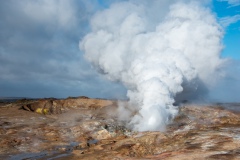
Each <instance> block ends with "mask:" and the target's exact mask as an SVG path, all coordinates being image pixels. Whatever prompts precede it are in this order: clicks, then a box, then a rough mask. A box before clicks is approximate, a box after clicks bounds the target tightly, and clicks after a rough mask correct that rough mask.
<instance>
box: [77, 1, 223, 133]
mask: <svg viewBox="0 0 240 160" xmlns="http://www.w3.org/2000/svg"><path fill="white" fill-rule="evenodd" d="M137 2H138V3H137ZM139 2H140V1H125V2H119V3H115V4H112V5H111V6H110V7H109V8H108V9H106V10H103V11H101V12H98V13H97V14H95V16H93V17H92V19H91V33H89V34H87V35H86V36H85V37H84V39H83V40H82V41H81V42H80V48H81V49H82V50H83V51H84V53H85V57H86V59H87V60H88V61H89V62H91V63H92V65H93V66H94V67H95V68H97V69H98V70H99V71H100V72H101V73H103V74H105V75H106V76H107V77H108V78H109V79H110V80H114V81H120V82H122V83H123V84H124V85H125V86H126V88H127V89H128V93H127V96H128V97H129V100H130V102H129V104H130V105H131V106H132V107H133V108H134V109H136V110H137V111H138V114H136V115H135V116H134V117H132V119H131V124H132V125H133V128H134V129H135V130H138V131H146V130H164V129H165V126H166V124H167V123H168V122H169V121H170V120H171V118H172V117H174V116H175V115H176V114H177V108H176V107H175V106H174V105H173V103H174V102H175V99H176V98H178V97H183V96H184V95H190V94H189V93H191V94H192V95H193V94H196V93H198V91H201V90H203V88H208V87H209V85H210V84H212V83H213V81H214V78H213V76H212V75H216V74H215V73H216V71H217V70H218V68H219V66H220V65H221V63H222V60H221V59H220V58H219V54H220V51H221V49H222V45H221V38H222V31H221V28H220V27H219V25H218V23H217V22H216V19H215V17H214V16H213V14H212V13H211V12H210V10H208V9H207V8H205V7H204V5H203V4H199V3H197V2H193V1H191V2H190V1H182V2H179V1H178V2H176V1H171V4H170V3H169V1H167V0H165V1H164V0H163V1H154V0H153V1H147V2H146V1H143V2H142V3H139ZM175 2H176V3H175ZM187 93H188V94H187Z"/></svg>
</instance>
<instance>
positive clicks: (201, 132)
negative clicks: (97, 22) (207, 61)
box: [0, 97, 240, 160]
mask: <svg viewBox="0 0 240 160" xmlns="http://www.w3.org/2000/svg"><path fill="white" fill-rule="evenodd" d="M238 107H239V108H240V105H238V104H232V105H231V104H228V106H227V109H226V108H223V107H221V106H219V105H212V106H199V105H198V106H197V105H185V106H182V107H180V108H179V115H178V116H177V117H176V118H175V119H174V121H173V122H172V123H171V124H170V125H168V127H167V130H166V131H165V132H133V131H131V130H129V129H127V128H126V127H125V122H119V121H117V118H116V117H117V102H116V101H111V100H101V99H89V98H87V97H78V98H68V99H65V100H57V99H41V100H18V101H16V102H6V103H1V104H0V146H1V147H0V159H10V160H19V159H38V160H43V159H57V160H60V159H73V160H77V159H86V160H94V159H96V160H101V159H106V160H108V159H116V160H134V159H142V160H146V159H156V160H158V159H161V160H193V159H194V160H201V159H207V160H219V159H220V160H237V159H240V114H239V112H238V111H239V108H238Z"/></svg>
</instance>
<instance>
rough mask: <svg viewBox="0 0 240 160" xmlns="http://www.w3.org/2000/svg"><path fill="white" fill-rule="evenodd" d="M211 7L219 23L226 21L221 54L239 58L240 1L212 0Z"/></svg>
mask: <svg viewBox="0 0 240 160" xmlns="http://www.w3.org/2000/svg"><path fill="white" fill-rule="evenodd" d="M212 9H213V11H214V12H215V13H216V14H217V17H218V21H219V22H220V23H221V22H222V23H223V22H225V23H227V24H226V26H225V36H224V39H223V43H224V46H225V48H224V50H223V52H222V56H223V57H229V58H233V59H240V47H239V45H240V1H239V0H236V1H234V0H233V1H220V0H214V1H213V6H212ZM224 18H225V21H224Z"/></svg>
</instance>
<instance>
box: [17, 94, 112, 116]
mask: <svg viewBox="0 0 240 160" xmlns="http://www.w3.org/2000/svg"><path fill="white" fill-rule="evenodd" d="M113 104H114V101H110V100H101V99H89V98H88V97H85V96H81V97H79V98H73V97H70V98H67V99H62V100H57V99H40V100H38V101H33V102H28V103H26V102H24V103H23V104H19V105H22V106H21V108H22V109H24V110H27V111H32V112H37V113H41V114H61V113H63V112H64V111H66V110H68V109H70V108H89V109H97V108H101V107H104V106H110V105H113ZM115 105H116V104H115Z"/></svg>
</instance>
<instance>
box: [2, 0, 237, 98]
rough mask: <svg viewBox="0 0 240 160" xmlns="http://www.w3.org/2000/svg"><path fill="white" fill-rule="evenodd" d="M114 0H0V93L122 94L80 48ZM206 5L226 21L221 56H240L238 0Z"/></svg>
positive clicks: (22, 94) (19, 95)
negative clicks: (93, 23) (96, 19)
mask: <svg viewBox="0 0 240 160" xmlns="http://www.w3.org/2000/svg"><path fill="white" fill-rule="evenodd" d="M117 1H119V0H51V1H49V0H21V1H17V0H2V1H0V19H1V21H0V75H1V76H0V97H12V96H14V97H58V98H64V97H68V96H81V95H85V96H89V97H99V98H124V97H125V94H126V89H125V88H124V87H123V86H122V85H121V84H119V83H115V82H111V81H109V80H107V79H106V78H105V77H104V76H102V75H100V74H98V73H97V71H96V70H94V69H93V68H92V67H91V65H90V64H89V63H88V62H87V61H86V60H85V59H84V56H83V53H82V52H81V51H80V50H79V41H80V40H81V39H82V38H83V36H84V35H86V34H87V33H88V31H89V27H88V25H89V20H90V18H91V17H92V16H93V15H94V14H95V13H96V12H97V11H99V10H102V9H104V8H106V7H108V6H109V5H110V4H111V3H113V2H117ZM209 8H210V9H211V10H212V11H213V12H214V14H216V16H217V19H218V21H219V23H220V24H222V25H223V26H224V31H225V36H224V39H223V44H224V46H225V48H224V50H223V52H222V57H228V58H231V59H234V60H236V61H239V60H240V0H228V1H227V0H213V1H212V2H211V3H210V5H209ZM237 64H239V63H237Z"/></svg>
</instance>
